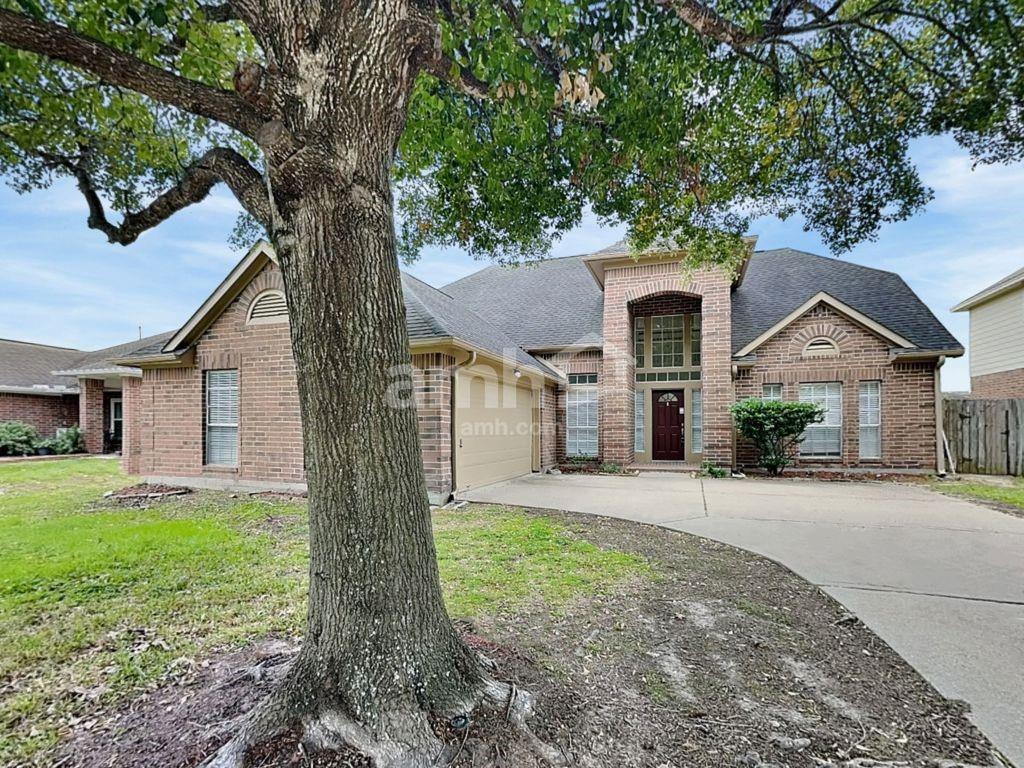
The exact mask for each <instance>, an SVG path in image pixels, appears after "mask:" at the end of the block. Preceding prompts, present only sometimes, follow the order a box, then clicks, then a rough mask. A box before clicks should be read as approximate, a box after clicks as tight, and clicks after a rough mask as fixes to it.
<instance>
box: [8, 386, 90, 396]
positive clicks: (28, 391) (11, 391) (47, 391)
mask: <svg viewBox="0 0 1024 768" xmlns="http://www.w3.org/2000/svg"><path fill="white" fill-rule="evenodd" d="M0 392H3V393H4V394H8V395H42V396H44V397H60V396H61V395H77V394H78V387H19V386H15V385H13V384H10V385H8V384H0Z"/></svg>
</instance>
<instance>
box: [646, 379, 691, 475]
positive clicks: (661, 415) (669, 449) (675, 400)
mask: <svg viewBox="0 0 1024 768" xmlns="http://www.w3.org/2000/svg"><path fill="white" fill-rule="evenodd" d="M652 394H653V396H654V458H655V459H656V460H661V461H682V460H683V459H684V458H686V456H685V454H684V452H683V393H682V390H678V391H672V392H664V391H658V390H655V391H654V392H653V393H652Z"/></svg>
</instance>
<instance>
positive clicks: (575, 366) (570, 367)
mask: <svg viewBox="0 0 1024 768" xmlns="http://www.w3.org/2000/svg"><path fill="white" fill-rule="evenodd" d="M537 357H538V358H540V359H542V360H544V361H545V362H547V363H550V364H551V365H553V366H555V367H556V368H558V370H560V371H562V373H564V374H566V375H569V374H572V373H596V374H597V386H598V392H601V391H602V390H601V382H602V379H603V361H602V355H601V350H599V349H584V350H571V351H567V352H549V353H546V354H538V355H537ZM565 393H566V388H565V387H564V386H560V387H555V386H553V385H552V387H551V388H550V389H546V390H545V397H547V398H550V399H553V408H552V410H553V411H554V413H553V414H552V415H551V416H550V417H548V418H549V419H551V420H553V421H554V429H553V435H554V440H553V441H551V444H550V445H548V444H547V443H544V445H545V446H546V447H547V448H548V451H547V454H546V459H547V460H545V461H544V462H543V463H544V466H545V467H549V466H552V465H554V464H560V463H562V462H564V461H565V459H566V455H565ZM549 402H550V401H549ZM603 403H604V398H603V397H601V396H599V397H598V401H597V423H598V425H599V427H598V428H599V429H601V430H603V428H604V407H603ZM549 428H550V425H549ZM548 434H549V435H550V434H552V433H551V432H549V433H548ZM598 445H599V446H600V445H601V443H600V441H599V443H598ZM552 455H553V456H554V460H553V461H551V460H550V459H551V456H552ZM597 458H600V455H598V457H597Z"/></svg>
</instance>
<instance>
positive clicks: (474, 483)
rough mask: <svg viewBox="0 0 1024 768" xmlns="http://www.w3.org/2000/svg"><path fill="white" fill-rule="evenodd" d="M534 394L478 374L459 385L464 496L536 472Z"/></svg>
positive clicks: (458, 456)
mask: <svg viewBox="0 0 1024 768" xmlns="http://www.w3.org/2000/svg"><path fill="white" fill-rule="evenodd" d="M533 453H534V449H533V392H532V391H531V390H530V388H529V385H526V386H523V385H522V384H519V385H517V384H513V383H508V384H506V383H504V382H502V381H500V380H499V379H498V378H497V377H495V376H493V375H488V374H487V373H483V372H481V371H480V370H479V369H472V368H471V369H466V370H463V371H459V374H458V379H457V380H456V382H455V486H456V488H457V489H458V490H460V491H464V490H467V489H469V488H477V487H479V486H481V485H489V484H490V483H497V482H499V481H501V480H508V479H509V478H512V477H518V476H519V475H525V474H527V473H528V472H530V470H532V469H533Z"/></svg>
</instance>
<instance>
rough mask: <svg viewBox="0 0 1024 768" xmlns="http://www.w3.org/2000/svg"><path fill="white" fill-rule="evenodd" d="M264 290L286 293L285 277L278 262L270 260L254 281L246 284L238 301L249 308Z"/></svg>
mask: <svg viewBox="0 0 1024 768" xmlns="http://www.w3.org/2000/svg"><path fill="white" fill-rule="evenodd" d="M264 291H281V292H282V293H284V278H282V277H281V270H280V269H279V268H278V266H277V265H276V264H274V263H273V262H270V263H269V264H267V266H266V267H264V268H263V270H261V271H260V273H259V274H258V275H256V277H254V278H253V279H252V281H251V282H250V283H249V284H248V285H247V286H245V288H244V289H243V290H242V292H241V293H240V294H239V296H238V302H239V303H240V304H241V305H242V306H243V307H245V308H246V310H248V308H249V305H250V304H251V303H252V300H253V299H255V298H256V297H257V296H259V295H260V294H261V293H263V292H264Z"/></svg>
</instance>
